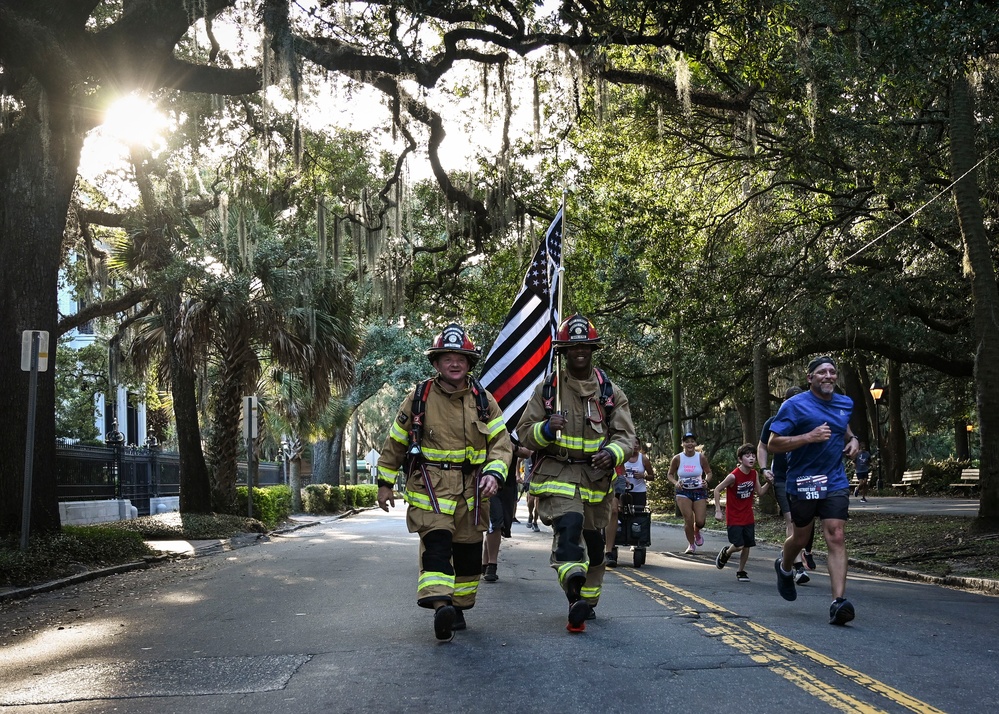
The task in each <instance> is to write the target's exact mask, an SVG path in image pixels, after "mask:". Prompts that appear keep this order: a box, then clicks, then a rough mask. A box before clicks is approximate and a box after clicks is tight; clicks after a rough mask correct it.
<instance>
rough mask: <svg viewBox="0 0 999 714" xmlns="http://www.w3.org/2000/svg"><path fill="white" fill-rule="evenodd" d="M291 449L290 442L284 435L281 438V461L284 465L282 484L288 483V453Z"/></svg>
mask: <svg viewBox="0 0 999 714" xmlns="http://www.w3.org/2000/svg"><path fill="white" fill-rule="evenodd" d="M290 451H291V442H289V441H288V440H287V439H285V438H284V437H282V438H281V461H282V465H283V466H284V485H285V486H287V485H288V455H289V452H290Z"/></svg>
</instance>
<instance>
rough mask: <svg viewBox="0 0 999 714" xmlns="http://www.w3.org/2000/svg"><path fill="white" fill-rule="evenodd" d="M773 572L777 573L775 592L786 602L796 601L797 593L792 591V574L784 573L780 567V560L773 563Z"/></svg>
mask: <svg viewBox="0 0 999 714" xmlns="http://www.w3.org/2000/svg"><path fill="white" fill-rule="evenodd" d="M774 570H775V571H777V592H779V593H780V596H781V597H782V598H784V599H785V600H787V601H791V600H796V599H797V598H798V591H797V590H795V589H794V573H787V574H785V573H784V570H783V569H782V568H781V567H780V558H777V560H775V561H774Z"/></svg>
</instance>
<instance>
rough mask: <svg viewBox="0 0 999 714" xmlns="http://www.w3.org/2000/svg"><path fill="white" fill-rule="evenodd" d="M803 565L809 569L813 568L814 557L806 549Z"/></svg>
mask: <svg viewBox="0 0 999 714" xmlns="http://www.w3.org/2000/svg"><path fill="white" fill-rule="evenodd" d="M805 567H806V568H808V569H809V570H815V558H813V557H812V554H811V553H809V552H808V551H805Z"/></svg>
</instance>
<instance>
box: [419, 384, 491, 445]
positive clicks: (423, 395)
mask: <svg viewBox="0 0 999 714" xmlns="http://www.w3.org/2000/svg"><path fill="white" fill-rule="evenodd" d="M468 382H469V387H470V391H471V392H472V396H473V397H474V398H475V412H476V414H477V415H478V417H479V421H481V422H482V423H483V424H488V423H489V397H488V396H486V390H485V389H483V387H482V385H481V384H480V383H479V380H477V379H476V378H475V377H469V378H468ZM433 384H434V380H433V379H425V380H423V381H422V382H420V383H419V384H418V385H416V391H414V392H413V406H412V409H411V410H410V411H411V412H412V416H411V421H410V427H409V449H410V453H413V451H414V449H415V450H416V451H417V452H418V451H419V448H420V445H421V443H422V440H423V420H424V416H425V415H426V412H427V397H429V396H430V390H431V389H432V388H433Z"/></svg>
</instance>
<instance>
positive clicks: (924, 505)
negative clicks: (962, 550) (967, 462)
mask: <svg viewBox="0 0 999 714" xmlns="http://www.w3.org/2000/svg"><path fill="white" fill-rule="evenodd" d="M850 512H851V513H852V512H858V513H911V514H917V515H926V516H968V517H969V518H974V517H975V516H977V515H978V499H977V498H928V497H927V498H924V497H922V496H869V497H868V498H867V503H862V502H861V501H860V499H859V498H851V499H850Z"/></svg>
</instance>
